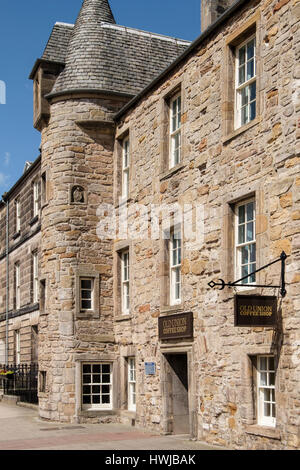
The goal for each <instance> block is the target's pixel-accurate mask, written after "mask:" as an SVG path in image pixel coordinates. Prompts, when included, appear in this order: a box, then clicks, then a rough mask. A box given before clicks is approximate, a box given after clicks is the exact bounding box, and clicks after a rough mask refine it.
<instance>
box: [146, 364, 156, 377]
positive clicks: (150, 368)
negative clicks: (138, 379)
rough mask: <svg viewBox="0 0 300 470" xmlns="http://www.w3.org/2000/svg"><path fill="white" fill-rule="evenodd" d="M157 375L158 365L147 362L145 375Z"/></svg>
mask: <svg viewBox="0 0 300 470" xmlns="http://www.w3.org/2000/svg"><path fill="white" fill-rule="evenodd" d="M155 373H156V363H155V362H145V374H146V375H155Z"/></svg>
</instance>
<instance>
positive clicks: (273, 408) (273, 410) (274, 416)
mask: <svg viewBox="0 0 300 470" xmlns="http://www.w3.org/2000/svg"><path fill="white" fill-rule="evenodd" d="M271 408H272V418H276V406H275V405H272V406H271Z"/></svg>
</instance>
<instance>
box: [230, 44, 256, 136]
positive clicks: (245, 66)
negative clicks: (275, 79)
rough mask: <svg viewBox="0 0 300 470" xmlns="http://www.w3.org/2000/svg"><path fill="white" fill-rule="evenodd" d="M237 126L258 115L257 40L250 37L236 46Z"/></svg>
mask: <svg viewBox="0 0 300 470" xmlns="http://www.w3.org/2000/svg"><path fill="white" fill-rule="evenodd" d="M235 88H236V93H235V99H236V120H235V128H236V129H238V128H239V127H241V126H243V125H244V124H247V123H248V122H250V121H252V120H253V119H255V117H256V40H255V37H252V38H250V39H248V40H247V41H246V42H244V43H243V44H242V45H240V46H238V47H237V48H236V85H235Z"/></svg>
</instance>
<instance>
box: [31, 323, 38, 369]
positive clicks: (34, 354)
mask: <svg viewBox="0 0 300 470" xmlns="http://www.w3.org/2000/svg"><path fill="white" fill-rule="evenodd" d="M31 362H32V363H38V325H33V326H32V327H31Z"/></svg>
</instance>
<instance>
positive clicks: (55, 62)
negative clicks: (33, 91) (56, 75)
mask: <svg viewBox="0 0 300 470" xmlns="http://www.w3.org/2000/svg"><path fill="white" fill-rule="evenodd" d="M41 64H56V65H62V66H65V62H57V61H56V60H48V59H36V61H35V63H34V66H33V68H32V70H31V72H30V75H29V77H28V78H29V80H33V79H34V76H35V74H36V71H37V69H38V68H39V66H40V65H41Z"/></svg>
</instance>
